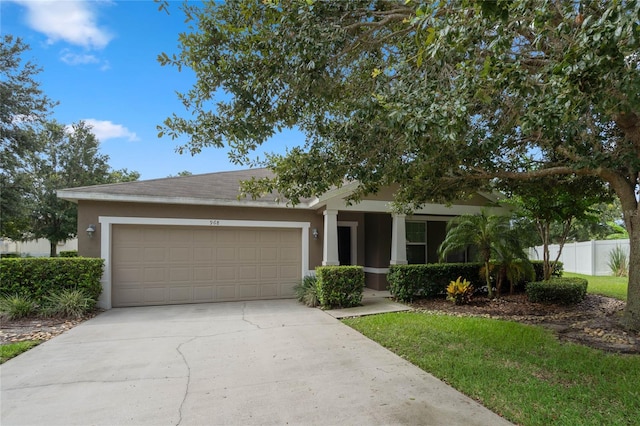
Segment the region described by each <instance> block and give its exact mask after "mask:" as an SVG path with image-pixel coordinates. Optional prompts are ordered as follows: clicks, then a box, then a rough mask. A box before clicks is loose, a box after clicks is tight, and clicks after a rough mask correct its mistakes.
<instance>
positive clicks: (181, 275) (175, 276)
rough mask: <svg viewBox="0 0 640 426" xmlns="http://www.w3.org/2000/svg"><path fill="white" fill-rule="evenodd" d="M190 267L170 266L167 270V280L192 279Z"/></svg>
mask: <svg viewBox="0 0 640 426" xmlns="http://www.w3.org/2000/svg"><path fill="white" fill-rule="evenodd" d="M192 271H193V270H192V269H191V268H176V267H172V268H171V269H170V270H169V281H171V282H181V281H193V278H192V277H191V273H192Z"/></svg>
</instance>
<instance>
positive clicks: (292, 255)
mask: <svg viewBox="0 0 640 426" xmlns="http://www.w3.org/2000/svg"><path fill="white" fill-rule="evenodd" d="M280 260H284V261H287V262H299V261H300V251H299V250H298V249H297V248H296V247H282V248H281V249H280Z"/></svg>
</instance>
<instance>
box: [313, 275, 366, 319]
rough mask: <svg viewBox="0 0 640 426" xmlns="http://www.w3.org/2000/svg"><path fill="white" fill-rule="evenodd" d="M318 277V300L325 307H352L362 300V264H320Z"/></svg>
mask: <svg viewBox="0 0 640 426" xmlns="http://www.w3.org/2000/svg"><path fill="white" fill-rule="evenodd" d="M316 277H317V278H318V282H317V289H318V300H319V301H320V305H321V306H322V307H323V308H325V309H332V308H351V307H354V306H359V305H360V302H362V292H363V291H364V268H363V267H362V266H319V267H317V268H316Z"/></svg>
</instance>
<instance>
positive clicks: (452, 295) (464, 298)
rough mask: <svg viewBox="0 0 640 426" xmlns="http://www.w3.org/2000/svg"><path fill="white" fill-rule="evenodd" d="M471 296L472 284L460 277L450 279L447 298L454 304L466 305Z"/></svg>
mask: <svg viewBox="0 0 640 426" xmlns="http://www.w3.org/2000/svg"><path fill="white" fill-rule="evenodd" d="M472 296H473V286H472V285H471V283H470V282H469V281H467V280H466V279H465V280H462V277H458V279H457V280H455V281H451V282H450V283H449V285H448V286H447V300H451V301H452V302H453V303H455V304H456V305H466V304H467V303H469V301H470V300H471V297H472Z"/></svg>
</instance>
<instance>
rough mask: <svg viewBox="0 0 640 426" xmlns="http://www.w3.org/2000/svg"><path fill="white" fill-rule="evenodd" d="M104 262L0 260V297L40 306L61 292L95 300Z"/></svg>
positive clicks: (42, 259) (31, 259) (100, 287)
mask: <svg viewBox="0 0 640 426" xmlns="http://www.w3.org/2000/svg"><path fill="white" fill-rule="evenodd" d="M103 265H104V260H103V259H95V258H85V257H75V258H74V257H70V258H64V257H54V258H45V257H41V258H22V259H0V294H22V295H26V296H29V297H30V298H31V299H33V300H34V301H35V302H36V303H38V304H41V302H42V301H44V298H45V297H46V296H48V295H50V294H53V293H56V292H59V291H60V290H63V289H81V290H83V291H84V292H85V293H86V295H87V296H88V297H91V298H92V299H95V300H98V297H99V296H100V293H101V292H102V285H101V284H100V279H101V278H102V270H103Z"/></svg>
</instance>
